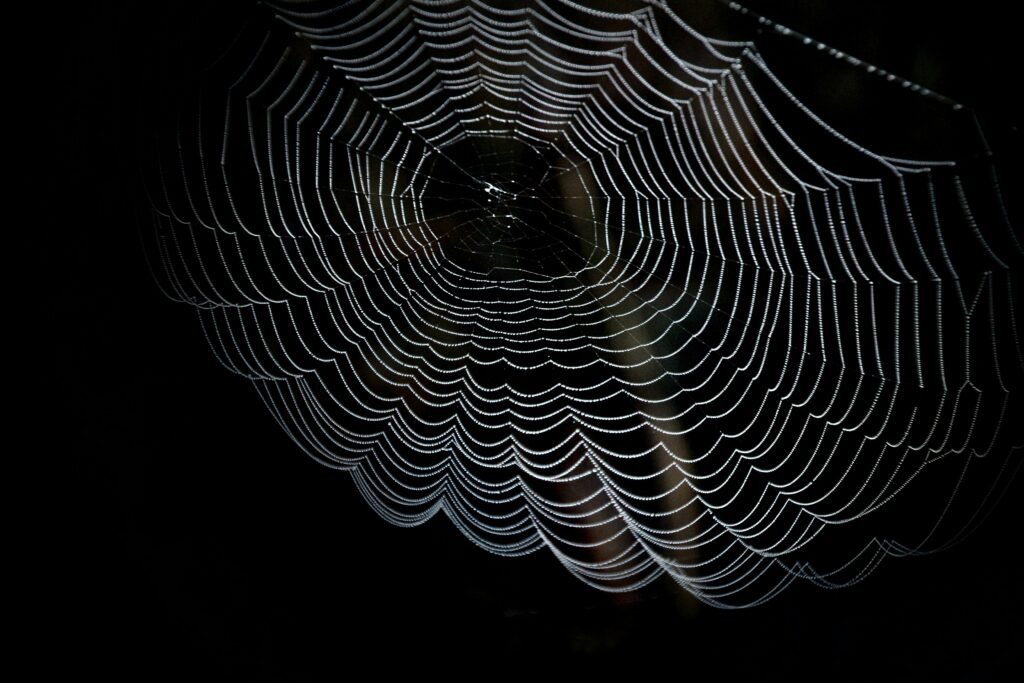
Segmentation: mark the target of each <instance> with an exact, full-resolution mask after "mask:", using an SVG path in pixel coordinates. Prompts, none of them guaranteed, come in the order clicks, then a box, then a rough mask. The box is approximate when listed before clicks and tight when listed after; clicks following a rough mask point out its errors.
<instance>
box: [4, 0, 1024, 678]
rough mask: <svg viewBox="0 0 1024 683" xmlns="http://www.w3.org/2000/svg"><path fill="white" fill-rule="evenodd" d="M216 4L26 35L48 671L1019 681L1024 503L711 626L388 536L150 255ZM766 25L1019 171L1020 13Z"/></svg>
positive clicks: (519, 566)
mask: <svg viewBox="0 0 1024 683" xmlns="http://www.w3.org/2000/svg"><path fill="white" fill-rule="evenodd" d="M211 4H212V3H199V2H190V3H138V4H136V3H127V2H97V3H81V4H77V5H75V6H74V7H73V8H67V9H64V10H61V11H59V12H53V13H51V14H48V15H47V16H44V17H34V18H32V19H31V20H30V19H26V20H25V23H24V25H25V27H26V29H25V31H26V35H25V36H24V37H25V39H26V41H27V43H28V44H30V47H27V48H26V49H24V50H23V51H22V57H23V60H22V61H23V63H24V64H26V65H27V66H28V68H27V69H26V71H27V72H29V73H30V74H31V77H30V79H29V83H28V87H29V92H28V93H27V95H26V97H25V98H24V100H23V101H24V102H25V103H28V104H31V110H30V112H29V113H30V115H31V116H32V117H33V118H34V119H35V122H36V123H37V124H41V126H40V128H41V131H42V132H41V133H40V135H39V136H38V137H39V139H40V140H42V141H43V147H42V148H40V151H39V152H37V154H38V158H37V160H38V161H39V162H40V163H39V167H40V169H41V170H40V171H39V172H40V173H41V174H42V175H41V176H40V177H39V183H38V184H39V185H40V186H41V187H42V189H43V192H44V195H45V199H43V204H41V209H42V211H41V214H42V215H43V216H45V219H44V223H43V229H42V230H41V231H40V232H41V234H42V236H43V240H42V242H41V243H40V245H39V247H38V248H37V249H36V250H35V252H34V253H35V256H36V260H35V262H32V263H31V268H32V269H33V272H34V276H33V277H34V280H33V282H46V283H48V285H47V288H52V291H49V292H48V295H47V296H46V298H45V300H44V302H45V305H43V306H41V307H40V308H41V310H42V315H43V318H42V320H41V323H40V324H41V325H42V329H43V330H44V334H41V335H39V338H40V339H45V340H46V347H45V348H44V349H43V350H44V352H45V356H46V360H45V362H44V363H43V364H42V365H41V368H42V374H41V379H40V381H39V388H41V389H42V391H41V395H42V396H43V398H42V399H41V400H40V401H39V402H38V404H33V411H34V412H35V413H36V414H37V415H38V416H39V418H40V419H39V420H38V421H37V422H36V423H33V428H35V429H37V430H42V431H41V432H39V434H40V436H41V437H42V439H43V442H44V443H47V444H52V449H53V451H52V454H51V453H49V452H46V451H48V450H49V449H50V448H51V446H47V447H46V451H44V452H43V453H42V454H40V456H39V457H40V458H41V459H42V460H43V461H44V462H45V463H46V465H47V467H49V468H50V469H51V470H52V471H53V474H52V477H51V478H50V479H49V480H48V485H47V489H48V490H47V495H46V498H45V500H48V501H53V502H52V503H49V504H46V505H45V506H44V507H47V508H48V509H49V510H50V513H49V514H52V516H53V517H54V519H53V521H54V522H55V523H56V524H55V525H54V526H53V528H52V529H47V531H46V532H45V533H42V534H41V540H42V541H43V543H44V544H45V545H46V546H48V550H49V551H51V552H50V553H48V554H47V557H48V558H49V557H50V556H51V555H52V556H53V559H48V561H47V562H46V567H45V569H44V570H43V571H44V573H43V577H44V579H45V580H44V583H45V587H44V588H43V589H41V591H40V597H41V599H40V601H39V605H40V607H39V608H38V610H39V612H40V615H41V616H42V622H43V624H44V625H43V626H42V631H41V632H40V633H39V635H40V637H41V638H42V639H43V642H45V643H47V644H48V646H47V649H48V650H49V651H50V652H52V653H55V654H54V655H53V656H51V657H49V658H48V659H49V661H47V662H44V664H49V665H53V664H56V665H58V666H62V667H64V666H66V667H68V668H70V669H72V670H79V671H89V670H97V671H107V672H110V673H114V674H120V675H139V676H140V677H143V678H150V677H153V676H160V675H175V674H182V675H186V674H190V673H192V672H213V673H219V672H227V673H233V674H236V675H239V676H241V677H244V678H249V679H253V678H255V679H259V678H275V677H277V676H279V675H282V674H286V673H309V672H314V671H321V672H326V673H329V674H332V675H337V676H346V675H350V674H351V673H352V667H353V665H354V663H356V662H359V663H363V664H367V665H369V666H370V668H371V670H389V669H392V668H395V667H403V666H411V667H415V668H419V669H420V670H433V671H438V672H442V671H444V670H449V669H454V668H459V667H461V666H463V665H465V664H468V663H469V662H470V661H473V662H477V663H482V664H483V665H485V666H486V667H494V668H496V669H498V670H503V669H506V668H507V667H509V666H517V665H518V666H523V667H528V668H539V666H540V662H541V661H542V659H543V658H544V657H554V658H557V659H570V660H575V659H578V658H580V657H583V656H590V657H592V661H593V662H597V663H603V662H605V661H607V660H609V659H612V658H614V659H620V660H623V661H628V662H630V663H631V664H632V665H638V666H641V667H642V668H648V667H652V666H653V667H658V668H660V667H662V666H667V667H668V670H669V671H671V672H673V674H674V675H678V676H680V677H685V676H692V675H701V674H712V675H716V676H720V675H726V674H728V673H730V672H732V673H735V672H737V671H739V672H746V673H749V674H751V675H756V676H757V677H758V678H760V679H768V680H771V679H775V678H792V677H794V676H796V677H814V678H819V677H821V678H847V677H858V678H862V677H864V676H871V677H878V678H883V679H884V678H889V677H892V676H896V675H900V674H906V675H914V676H915V678H928V679H936V678H938V679H946V678H949V679H953V680H988V679H996V678H1001V677H999V676H996V672H997V671H999V670H1000V666H1001V665H1009V666H1011V667H1012V668H1013V669H1015V670H1018V671H1019V669H1020V658H1021V657H1020V654H1019V648H1020V645H1021V643H1022V642H1024V638H1022V635H1024V634H1022V617H1021V615H1022V608H1024V599H1022V598H1024V594H1022V591H1021V588H1020V579H1021V571H1020V569H1019V565H1018V564H1017V555H1018V550H1017V547H1016V546H1017V545H1019V536H1020V534H1019V530H1018V529H1017V522H1018V521H1019V520H1021V514H1020V512H1021V504H1020V502H1019V498H1020V491H1021V486H1020V482H1019V481H1018V482H1017V483H1016V485H1015V487H1014V488H1013V490H1011V495H1010V496H1009V497H1008V499H1007V500H1006V501H1004V504H1003V505H1002V506H1001V507H1000V508H999V509H998V510H997V515H996V517H995V518H994V519H993V520H991V522H990V523H989V524H988V525H987V526H985V527H983V528H982V530H981V531H980V532H979V533H977V534H976V535H975V536H973V537H972V538H970V539H969V540H968V541H967V542H965V543H964V544H962V545H961V546H959V547H957V548H955V549H953V550H952V551H949V552H946V553H943V554H940V555H936V556H930V557H924V558H913V559H904V560H891V561H888V562H886V563H885V564H884V565H883V566H882V568H881V569H880V571H878V572H877V573H876V574H875V575H873V576H872V577H871V578H869V579H868V580H867V581H865V582H864V583H862V584H860V585H858V586H855V587H852V588H849V589H846V590H843V591H836V592H825V591H821V590H818V589H814V588H812V587H810V586H803V585H798V586H794V587H793V588H791V589H790V590H789V591H788V592H786V593H785V594H783V595H782V596H781V597H779V598H777V599H776V600H774V601H773V602H771V603H769V604H768V605H767V606H765V607H761V608H757V609H752V610H745V611H719V610H715V609H711V608H707V607H703V606H697V605H695V604H693V603H692V601H690V600H687V599H686V597H685V596H682V595H680V594H678V593H677V591H676V590H675V589H674V588H673V587H672V586H670V585H668V584H667V583H665V584H659V585H657V586H655V587H654V588H652V589H650V590H646V591H644V592H642V593H641V594H639V595H636V596H627V597H625V598H614V597H611V596H608V595H605V594H601V593H598V592H595V591H592V590H590V589H587V588H586V587H584V586H583V585H582V584H580V583H579V582H577V581H576V580H575V579H573V578H571V577H570V576H569V574H568V573H567V572H566V571H564V570H563V569H562V568H561V567H560V566H558V564H557V563H556V561H555V560H554V559H553V558H552V557H550V556H549V555H547V554H546V553H539V554H537V555H535V556H531V557H528V558H522V559H502V558H495V557H491V556H489V555H487V554H486V553H484V552H483V551H481V550H479V549H477V548H475V547H474V546H472V545H471V544H470V543H469V542H467V541H466V540H465V539H463V538H462V537H461V536H460V535H459V534H458V533H457V532H456V531H455V530H454V529H452V528H451V526H450V525H449V524H447V523H446V522H444V521H442V520H440V519H438V520H434V521H432V522H430V523H428V524H427V525H426V526H425V527H422V528H418V529H411V530H410V529H398V528H394V527H391V526H389V525H388V524H386V523H385V522H383V521H381V520H380V519H378V518H377V517H376V516H375V515H374V514H373V513H372V512H371V511H370V510H369V509H368V508H367V507H366V506H365V505H364V504H363V503H362V501H361V500H360V499H359V498H358V496H357V494H356V493H355V491H354V489H353V487H352V486H351V484H350V482H349V480H348V476H347V475H345V474H341V473H336V472H332V471H329V470H327V469H325V468H323V467H321V466H319V465H317V464H316V463H314V462H313V461H311V460H309V459H307V458H306V457H304V456H303V455H301V454H300V453H299V452H298V451H297V450H296V449H295V448H294V446H293V445H292V444H291V443H290V442H289V441H288V440H287V438H286V437H285V436H284V435H283V434H282V433H281V431H280V430H279V429H278V427H277V425H276V424H274V423H272V421H271V420H270V418H269V417H268V416H267V414H266V411H265V410H264V409H263V406H262V404H261V403H260V402H259V400H258V397H257V396H256V394H255V392H254V391H253V389H252V388H251V387H250V386H249V385H248V383H247V382H246V381H244V380H242V379H240V378H237V377H233V376H230V375H228V374H227V373H226V371H224V370H223V369H222V368H220V367H219V366H217V365H216V363H215V361H214V359H213V357H212V355H211V354H210V353H209V352H208V351H207V349H206V348H205V345H204V342H203V340H202V337H201V334H200V331H199V327H198V323H197V321H196V319H195V317H194V313H192V312H191V311H190V310H188V309H187V308H186V307H182V306H178V305H174V304H172V303H170V302H168V301H166V300H164V299H163V298H162V297H161V295H160V294H159V292H158V291H157V290H156V288H155V286H154V285H153V284H152V280H151V278H150V275H149V273H148V270H147V267H146V263H145V260H144V258H143V254H142V250H141V247H140V239H139V235H138V233H139V229H140V226H144V225H145V220H146V213H145V204H144V201H143V198H142V196H141V186H140V184H139V182H138V168H139V155H140V150H139V146H138V134H139V128H140V127H141V128H145V126H146V123H145V122H146V117H147V116H152V117H153V121H154V122H155V123H154V125H156V123H157V122H159V119H160V115H159V113H158V112H154V111H152V110H149V111H146V110H145V108H144V107H140V102H151V101H152V100H150V99H147V98H151V97H152V95H153V93H154V92H157V93H160V92H163V93H165V94H167V91H168V90H170V91H173V88H175V87H177V86H176V85H174V82H175V79H178V80H179V81H187V74H188V73H190V72H192V71H191V69H192V68H193V66H194V64H193V63H192V62H190V61H189V60H193V61H194V63H195V64H199V63H202V62H203V60H204V59H208V58H209V56H211V55H213V54H215V52H216V51H215V50H214V47H215V46H216V45H218V44H219V40H218V39H219V38H221V37H223V38H224V39H227V38H229V37H230V32H231V30H232V26H237V20H236V19H235V14H234V13H233V12H234V10H235V8H236V7H241V6H245V3H233V4H228V3H225V4H218V5H217V6H216V8H215V9H213V8H211V7H210V6H209V5H211ZM749 4H750V5H751V6H752V7H755V8H758V9H759V10H760V11H763V12H764V13H766V14H767V15H769V16H771V17H773V18H776V19H777V20H779V21H781V22H782V23H785V24H787V25H789V26H791V27H793V28H797V29H799V30H802V31H804V32H806V33H809V34H811V35H813V36H815V37H818V38H820V39H822V40H824V41H825V42H827V43H830V44H832V45H835V46H836V47H838V48H841V49H845V50H848V51H850V52H852V53H853V54H856V55H858V56H861V57H863V58H866V59H869V60H871V61H873V62H875V63H877V64H879V65H884V66H886V67H888V68H891V70H892V71H895V72H896V73H900V74H906V75H908V76H911V77H913V78H915V79H917V80H919V81H920V82H922V83H924V84H926V85H929V86H930V87H933V88H935V89H937V90H939V91H941V92H944V93H946V94H948V95H950V96H952V97H954V98H956V99H958V100H960V101H963V102H966V103H969V104H972V105H974V106H975V107H976V108H977V109H978V110H979V111H980V112H981V114H982V117H983V120H984V122H985V123H986V125H987V126H989V127H990V130H993V131H995V134H994V137H995V138H996V139H997V140H999V141H1000V147H999V149H1000V150H1005V149H1008V148H1009V147H1008V145H1011V144H1015V143H1019V139H1018V137H1017V133H1016V132H1015V130H1014V125H1015V123H1016V122H1017V121H1019V119H1020V116H1019V111H1020V110H1019V104H1017V102H1016V98H1017V92H1016V90H1017V89H1018V87H1019V86H1017V84H1016V82H1017V80H1019V71H1020V63H1019V62H1020V60H1019V57H1017V56H1016V54H1015V50H1014V41H1015V40H1017V36H1016V33H1015V31H1016V29H1015V25H1014V22H1011V21H1008V20H1007V16H1006V15H1007V11H1006V10H1004V11H1002V14H1001V15H1000V14H999V13H998V11H997V10H996V9H995V8H996V7H997V6H998V4H997V3H993V2H976V3H971V4H970V5H958V6H957V9H955V10H954V9H949V10H942V11H939V10H936V9H935V8H934V7H932V6H931V3H926V2H922V1H920V0H915V1H913V2H907V3H890V2H882V1H879V0H875V1H871V2H855V3H847V4H845V5H844V6H842V7H840V6H839V5H840V4H842V3H835V2H826V1H824V0H814V1H812V0H803V1H801V2H787V3H768V2H754V3H749ZM137 5H142V7H140V6H137ZM894 5H899V8H898V9H894V7H893V6H894ZM986 9H987V10H988V11H985V10H986ZM968 10H969V11H968ZM40 22H42V23H40ZM222 34H223V35H222ZM780 50H781V52H780V56H779V59H782V60H785V59H786V57H785V54H783V53H784V52H785V48H780ZM169 55H178V59H180V60H182V62H181V63H178V62H174V61H173V60H172V61H171V62H168V60H169V59H172V58H171V57H170V56H169ZM167 82H169V83H171V85H166V84H165V83H167ZM825 104H827V102H826V103H825ZM837 111H838V112H839V113H838V114H837V116H840V117H842V116H843V114H842V108H837ZM847 111H848V108H847ZM878 111H879V110H877V109H876V110H875V112H874V113H876V114H877V112H878ZM847 116H848V121H847V122H848V123H849V124H850V125H852V126H859V127H860V129H861V130H860V132H861V133H862V134H863V135H864V136H867V137H876V138H877V139H879V140H899V139H900V136H901V135H905V134H906V131H907V130H908V129H909V128H913V125H911V124H912V122H906V121H902V122H900V121H898V120H894V118H895V119H898V118H899V116H898V115H897V114H895V113H894V118H886V117H884V116H874V117H871V116H867V117H865V116H860V115H859V114H858V113H854V114H852V115H847ZM908 125H909V128H908ZM901 130H902V131H903V133H900V131H901ZM1009 194H1011V195H1012V194H1014V191H1013V187H1011V192H1010V193H1009ZM1017 215H1018V216H1019V215H1020V213H1019V212H1018V213H1017ZM33 286H35V285H33ZM479 670H480V671H481V672H484V671H488V670H489V669H479Z"/></svg>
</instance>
